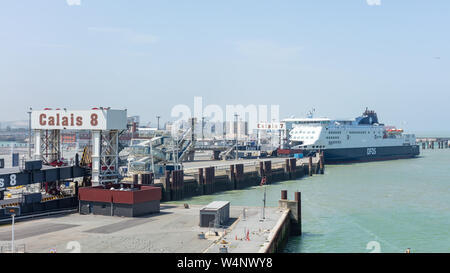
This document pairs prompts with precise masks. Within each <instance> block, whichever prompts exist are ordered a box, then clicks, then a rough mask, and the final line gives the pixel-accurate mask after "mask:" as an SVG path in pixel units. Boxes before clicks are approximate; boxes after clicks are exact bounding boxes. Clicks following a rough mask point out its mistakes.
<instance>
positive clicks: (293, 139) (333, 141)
mask: <svg viewBox="0 0 450 273" xmlns="http://www.w3.org/2000/svg"><path fill="white" fill-rule="evenodd" d="M284 122H285V123H286V129H288V130H289V129H290V131H289V141H290V144H291V147H292V148H294V149H301V150H302V151H303V154H304V155H309V154H313V153H316V152H318V151H320V152H322V151H323V154H324V158H325V162H327V163H331V164H333V163H334V164H337V163H350V162H367V161H377V160H391V159H403V158H411V157H416V156H418V155H419V153H420V149H419V146H418V145H417V144H416V137H415V135H413V134H404V132H403V130H402V129H397V128H396V127H393V126H385V125H384V124H382V123H379V121H378V117H377V114H376V113H375V111H369V110H368V109H366V111H365V112H364V113H363V115H362V116H359V117H357V118H355V119H354V120H353V119H350V120H332V119H328V118H313V117H312V114H311V116H310V117H308V118H304V119H287V120H284Z"/></svg>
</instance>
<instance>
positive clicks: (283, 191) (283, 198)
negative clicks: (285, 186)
mask: <svg viewBox="0 0 450 273" xmlns="http://www.w3.org/2000/svg"><path fill="white" fill-rule="evenodd" d="M281 200H287V190H282V191H281Z"/></svg>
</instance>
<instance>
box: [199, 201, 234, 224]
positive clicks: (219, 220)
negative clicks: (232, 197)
mask: <svg viewBox="0 0 450 273" xmlns="http://www.w3.org/2000/svg"><path fill="white" fill-rule="evenodd" d="M229 219H230V202H229V201H214V202H212V203H210V204H209V205H207V206H206V207H204V208H202V209H201V210H200V227H210V226H211V224H212V225H213V226H218V225H225V224H226V223H227V222H228V220H229Z"/></svg>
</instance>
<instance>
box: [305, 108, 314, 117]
mask: <svg viewBox="0 0 450 273" xmlns="http://www.w3.org/2000/svg"><path fill="white" fill-rule="evenodd" d="M314 112H316V109H314V108H313V109H312V110H311V111H309V112H308V114H307V117H308V118H313V117H314Z"/></svg>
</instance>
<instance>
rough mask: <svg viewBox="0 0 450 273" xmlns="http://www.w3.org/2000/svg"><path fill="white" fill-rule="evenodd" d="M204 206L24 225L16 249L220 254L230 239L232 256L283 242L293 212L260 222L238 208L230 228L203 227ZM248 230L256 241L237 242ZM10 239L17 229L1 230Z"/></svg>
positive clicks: (271, 211)
mask: <svg viewBox="0 0 450 273" xmlns="http://www.w3.org/2000/svg"><path fill="white" fill-rule="evenodd" d="M202 207H203V206H197V205H196V206H189V208H185V207H184V206H177V205H171V204H164V205H162V206H161V212H160V213H159V214H153V215H148V216H144V217H136V218H122V217H108V216H99V215H79V214H77V213H74V214H68V215H59V216H52V217H46V218H41V219H34V220H30V221H25V222H18V223H16V225H15V238H16V241H15V245H18V246H23V249H24V250H25V252H28V253H49V252H57V253H68V252H83V253H136V252H139V253H172V252H175V253H203V252H209V253H218V252H219V251H220V247H221V242H222V241H223V240H226V241H228V242H229V244H228V249H229V252H247V253H257V252H260V251H262V249H264V246H267V245H269V244H270V243H271V241H272V240H280V238H278V237H275V236H274V234H277V233H278V230H279V229H280V227H283V226H284V228H286V225H287V224H288V223H289V221H288V217H286V215H288V213H289V210H288V209H284V208H283V209H282V208H266V210H265V214H266V219H265V220H264V221H260V219H261V212H262V208H256V207H246V208H244V207H234V206H232V207H231V209H230V221H229V223H227V225H226V226H222V227H218V228H212V227H211V228H201V227H199V219H200V209H201V208H202ZM244 209H245V210H246V213H245V217H244V216H243V214H242V213H243V211H244ZM280 223H281V224H280ZM244 230H245V231H246V230H249V238H250V240H235V239H236V237H237V238H239V239H242V238H243V237H245V236H246V234H245V233H244ZM201 233H203V234H204V235H205V239H201V238H200V236H199V234H201ZM285 235H287V234H285ZM285 235H283V236H285ZM10 239H11V226H10V225H9V224H6V225H2V226H0V247H2V246H3V247H6V246H8V245H9V244H10ZM281 239H283V240H285V239H287V237H283V238H281ZM277 243H278V242H277ZM266 248H267V247H266Z"/></svg>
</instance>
